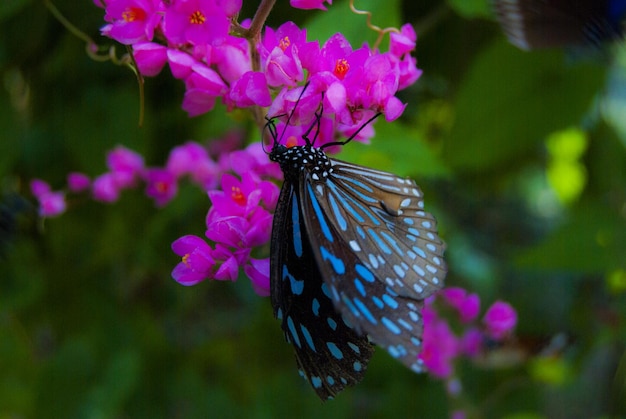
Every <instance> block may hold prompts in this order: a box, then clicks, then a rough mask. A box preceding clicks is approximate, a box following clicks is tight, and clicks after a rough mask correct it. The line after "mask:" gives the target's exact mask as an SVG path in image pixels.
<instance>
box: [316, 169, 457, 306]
mask: <svg viewBox="0 0 626 419" xmlns="http://www.w3.org/2000/svg"><path fill="white" fill-rule="evenodd" d="M330 161H331V164H332V173H330V175H329V176H328V178H327V179H326V180H325V182H313V183H314V184H315V187H314V188H313V190H314V192H315V194H316V197H317V200H318V201H319V202H320V207H321V209H322V211H323V212H324V213H325V214H327V217H328V221H329V223H330V224H332V225H333V227H334V228H335V230H336V232H337V234H338V236H340V237H341V239H342V240H343V241H344V242H345V243H346V245H347V248H349V249H350V251H351V252H353V253H354V254H355V255H356V256H357V257H358V259H359V260H360V262H361V264H363V265H364V266H365V267H366V268H368V269H369V270H371V271H372V273H373V274H374V276H376V277H377V278H378V279H379V280H380V281H382V282H384V283H385V284H386V285H387V286H389V287H390V288H391V290H392V291H393V292H395V293H396V294H398V295H401V296H405V297H409V298H413V299H424V298H426V297H428V296H429V295H431V294H432V293H434V292H436V291H437V290H439V289H440V288H441V287H442V286H443V280H444V278H445V275H446V272H447V267H446V264H445V261H444V259H443V252H444V250H445V245H444V243H443V242H442V240H441V239H440V238H439V236H438V235H437V223H436V221H435V219H434V217H433V216H432V215H430V214H429V213H427V212H425V211H424V201H423V196H422V192H421V190H420V189H419V187H418V186H417V185H416V184H415V182H414V181H413V180H411V179H406V178H401V177H399V176H396V175H394V174H391V173H387V172H382V171H379V170H373V169H369V168H367V167H362V166H358V165H354V164H350V163H346V162H343V161H340V160H335V159H330Z"/></svg>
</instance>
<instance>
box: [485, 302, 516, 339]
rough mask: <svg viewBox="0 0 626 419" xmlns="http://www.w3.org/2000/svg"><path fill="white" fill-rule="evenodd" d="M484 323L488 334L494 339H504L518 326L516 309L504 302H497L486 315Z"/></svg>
mask: <svg viewBox="0 0 626 419" xmlns="http://www.w3.org/2000/svg"><path fill="white" fill-rule="evenodd" d="M483 323H484V324H485V326H486V327H487V334H488V335H489V336H490V337H491V338H493V339H496V340H498V339H502V338H503V337H504V336H506V335H507V334H508V333H510V332H511V331H512V330H513V329H514V328H515V325H516V324H517V313H516V312H515V309H514V308H513V307H512V306H511V305H510V304H508V303H505V302H504V301H496V302H495V303H493V305H492V306H491V307H489V309H488V310H487V312H486V313H485V317H484V318H483Z"/></svg>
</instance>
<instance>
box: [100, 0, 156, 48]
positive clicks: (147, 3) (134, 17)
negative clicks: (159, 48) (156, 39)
mask: <svg viewBox="0 0 626 419" xmlns="http://www.w3.org/2000/svg"><path fill="white" fill-rule="evenodd" d="M162 11H163V5H162V3H161V2H160V1H157V0H108V1H107V5H106V15H105V16H104V20H106V21H107V22H111V24H110V25H106V26H105V27H104V28H103V30H102V32H103V34H104V35H106V36H109V37H111V38H113V39H115V40H116V41H118V42H121V43H122V44H126V45H131V44H135V43H137V42H140V41H151V40H152V38H153V36H154V29H155V28H156V27H157V26H158V25H159V23H160V21H161V13H162Z"/></svg>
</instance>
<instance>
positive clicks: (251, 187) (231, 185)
mask: <svg viewBox="0 0 626 419" xmlns="http://www.w3.org/2000/svg"><path fill="white" fill-rule="evenodd" d="M269 185H270V182H267V181H261V182H258V181H257V180H255V179H254V177H253V176H252V174H251V173H244V174H243V176H242V178H241V180H239V179H238V178H237V177H236V176H233V175H231V174H229V173H226V174H224V175H223V176H222V190H219V191H210V192H209V199H210V200H211V203H212V204H213V205H212V207H211V210H210V211H209V215H208V216H207V219H209V218H210V217H211V216H212V213H215V214H219V215H220V216H221V215H238V216H243V217H247V216H249V215H250V214H251V213H252V212H254V211H255V210H256V209H257V208H259V202H260V201H261V199H262V198H263V193H264V192H263V191H264V190H267V191H273V190H275V189H273V187H272V186H269ZM274 188H275V185H274ZM208 223H209V221H207V225H208Z"/></svg>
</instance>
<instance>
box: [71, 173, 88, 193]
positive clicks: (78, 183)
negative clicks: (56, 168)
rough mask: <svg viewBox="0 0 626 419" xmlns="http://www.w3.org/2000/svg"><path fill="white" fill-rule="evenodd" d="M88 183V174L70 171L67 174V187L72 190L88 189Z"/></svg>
mask: <svg viewBox="0 0 626 419" xmlns="http://www.w3.org/2000/svg"><path fill="white" fill-rule="evenodd" d="M90 185H91V180H90V179H89V176H87V175H85V174H83V173H78V172H72V173H69V174H68V175H67V187H68V188H69V190H70V191H72V192H82V191H84V190H86V189H89V186H90Z"/></svg>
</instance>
